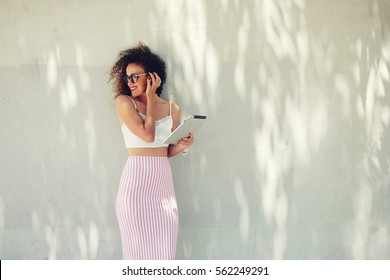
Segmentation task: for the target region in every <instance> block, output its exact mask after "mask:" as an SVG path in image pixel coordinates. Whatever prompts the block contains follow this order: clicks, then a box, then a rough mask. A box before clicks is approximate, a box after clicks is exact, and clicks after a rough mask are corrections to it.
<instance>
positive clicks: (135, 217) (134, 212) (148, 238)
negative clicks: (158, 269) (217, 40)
mask: <svg viewBox="0 0 390 280" xmlns="http://www.w3.org/2000/svg"><path fill="white" fill-rule="evenodd" d="M110 80H114V91H115V108H116V112H117V115H118V120H119V123H120V125H121V128H122V133H123V137H124V140H125V144H126V148H127V152H128V155H129V157H128V160H127V162H126V165H125V167H124V169H123V172H122V176H121V179H120V184H119V190H118V194H117V200H116V213H117V218H118V223H119V227H120V232H121V238H122V250H123V259H174V258H175V252H176V242H177V233H178V212H177V204H176V198H175V192H174V187H173V180H172V173H171V168H170V165H169V161H168V157H173V156H175V155H177V154H178V153H180V152H181V151H183V150H184V149H187V148H188V147H190V146H191V145H192V144H193V141H194V138H193V136H192V135H190V136H189V137H188V138H183V139H182V140H180V141H179V142H178V143H177V144H176V145H168V144H164V143H163V142H162V141H163V140H164V139H165V138H166V137H167V136H168V135H169V134H170V133H171V132H172V131H173V130H174V129H175V128H176V127H177V126H178V125H179V122H180V120H179V116H180V110H179V106H178V105H177V104H175V103H173V102H168V101H166V100H164V99H162V98H160V94H161V93H162V90H163V85H164V83H165V81H166V71H165V63H164V61H163V60H162V59H161V58H160V57H159V56H158V55H156V54H154V53H152V52H151V51H150V49H149V48H148V47H147V46H145V45H144V44H142V43H139V44H138V45H137V46H136V47H134V48H131V49H127V50H124V51H122V52H120V53H119V58H118V60H117V62H116V63H115V64H114V66H113V67H112V69H111V73H110Z"/></svg>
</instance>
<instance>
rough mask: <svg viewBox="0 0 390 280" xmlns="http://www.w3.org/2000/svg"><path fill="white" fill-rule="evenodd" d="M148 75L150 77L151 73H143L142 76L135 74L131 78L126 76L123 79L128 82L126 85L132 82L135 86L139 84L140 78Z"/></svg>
mask: <svg viewBox="0 0 390 280" xmlns="http://www.w3.org/2000/svg"><path fill="white" fill-rule="evenodd" d="M147 75H149V73H142V74H134V73H133V74H131V75H130V76H127V75H126V74H125V76H124V77H123V79H124V80H125V81H126V83H130V81H131V82H133V84H135V83H136V82H137V80H138V77H140V76H147Z"/></svg>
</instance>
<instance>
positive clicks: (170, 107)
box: [169, 101, 172, 116]
mask: <svg viewBox="0 0 390 280" xmlns="http://www.w3.org/2000/svg"><path fill="white" fill-rule="evenodd" d="M169 115H170V116H172V102H171V101H169Z"/></svg>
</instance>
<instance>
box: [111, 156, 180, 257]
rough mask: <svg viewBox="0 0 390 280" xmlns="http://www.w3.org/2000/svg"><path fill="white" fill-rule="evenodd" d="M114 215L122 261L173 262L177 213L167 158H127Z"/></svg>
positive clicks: (177, 221) (177, 222)
mask: <svg viewBox="0 0 390 280" xmlns="http://www.w3.org/2000/svg"><path fill="white" fill-rule="evenodd" d="M116 214H117V218H118V223H119V228H120V233H121V239H122V252H123V259H133V260H137V259H138V260H158V259H174V258H175V253H176V243H177V235H178V225H179V219H178V211H177V204H176V197H175V191H174V186H173V179H172V171H171V167H170V165H169V161H168V158H167V157H151V156H130V157H129V158H128V160H127V162H126V165H125V167H124V169H123V172H122V176H121V179H120V184H119V189H118V194H117V199H116Z"/></svg>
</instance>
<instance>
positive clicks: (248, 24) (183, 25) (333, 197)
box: [0, 0, 390, 259]
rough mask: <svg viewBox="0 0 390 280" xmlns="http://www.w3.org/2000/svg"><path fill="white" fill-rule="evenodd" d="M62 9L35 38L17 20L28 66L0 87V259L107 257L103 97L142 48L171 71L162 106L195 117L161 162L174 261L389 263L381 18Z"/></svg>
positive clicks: (117, 139)
mask: <svg viewBox="0 0 390 280" xmlns="http://www.w3.org/2000/svg"><path fill="white" fill-rule="evenodd" d="M366 2H367V4H366ZM368 3H369V4H368ZM122 4H123V3H122ZM63 5H64V6H60V5H59V6H56V5H54V6H53V7H51V8H48V9H49V10H50V11H51V12H52V13H51V14H50V18H49V19H47V21H48V22H50V23H52V24H53V25H52V26H43V25H41V24H39V23H37V25H36V26H35V25H34V26H32V27H31V29H32V30H34V31H35V32H28V31H27V29H26V30H24V29H23V26H22V25H23V24H24V23H25V22H24V21H22V20H19V21H20V22H21V23H19V24H20V25H21V26H22V27H21V28H20V29H19V33H18V34H17V39H16V41H17V42H18V44H17V49H18V51H19V52H21V53H23V54H24V56H25V57H24V58H25V59H26V60H27V61H29V62H30V64H29V65H11V66H7V67H5V68H1V69H4V70H0V71H1V73H0V74H1V75H0V84H1V85H4V88H5V89H6V92H5V93H4V94H2V96H1V103H0V106H1V108H0V114H1V115H0V116H1V118H0V119H1V120H2V122H1V127H2V128H3V129H4V130H5V131H7V133H6V134H5V136H4V137H3V142H4V145H3V147H2V156H3V161H2V164H1V166H0V167H1V169H2V170H3V171H4V174H7V175H6V176H5V179H4V180H3V182H2V184H4V187H2V193H1V196H0V230H1V233H0V238H1V239H0V252H1V253H0V257H1V258H2V259H10V258H16V259H19V258H26V259H45V258H48V259H64V258H67V259H108V258H120V255H121V248H120V239H119V229H118V225H117V223H116V218H115V211H114V210H115V207H114V203H115V195H116V191H117V186H118V182H119V175H120V172H121V168H122V166H123V164H124V161H125V158H126V152H125V150H124V148H123V140H122V139H121V135H120V131H119V127H118V124H117V122H116V117H115V114H114V110H113V104H112V100H111V95H110V92H111V89H110V86H109V85H107V84H106V81H107V79H108V76H107V72H108V70H109V67H110V64H111V63H112V62H113V61H114V59H115V56H116V55H117V52H118V51H119V50H121V49H123V48H125V47H127V46H132V45H134V44H135V43H136V42H137V41H139V40H142V41H145V42H146V43H147V44H148V45H149V46H150V47H151V48H152V49H153V50H155V51H157V52H158V53H160V54H161V55H162V57H164V59H165V60H166V62H167V65H168V69H167V70H168V84H167V86H166V87H165V88H166V92H165V93H164V95H163V97H164V98H169V99H171V100H174V101H176V102H177V103H178V104H179V105H180V106H181V110H182V115H183V116H185V115H187V114H193V113H195V114H206V115H208V121H207V123H206V124H205V125H204V126H202V127H201V128H200V129H199V131H197V133H196V135H195V137H196V138H195V139H196V144H195V145H194V146H193V147H191V149H189V150H188V152H187V153H186V154H184V155H179V156H177V157H176V158H173V159H171V163H172V167H173V172H174V178H175V188H176V194H177V200H178V205H179V210H180V211H179V212H180V225H181V226H180V233H179V234H180V236H179V244H178V253H177V257H178V258H179V259H380V258H389V257H390V251H389V249H388V248H389V245H390V233H389V231H390V226H389V222H388V215H389V214H390V209H389V206H388V203H387V201H388V198H389V179H390V158H389V156H390V153H389V152H390V151H389V146H388V144H387V143H390V142H389V140H390V139H389V127H388V126H389V121H390V107H389V105H390V102H389V101H390V100H389V90H390V88H389V80H390V77H389V65H390V37H389V36H390V35H389V34H390V33H389V27H390V22H389V19H388V17H387V15H388V14H389V13H390V10H389V9H390V5H389V4H388V3H386V1H384V0H381V1H372V2H371V1H360V2H354V3H350V1H348V2H347V3H344V2H343V3H339V2H337V3H333V5H334V7H335V8H332V7H333V6H332V5H329V3H328V2H327V1H304V0H289V1H282V0H278V1H271V0H267V1H258V2H257V1H222V0H221V1H206V0H201V1H181V2H180V1H175V2H172V1H155V2H154V1H143V2H142V4H141V1H129V2H128V3H126V4H123V5H122V6H121V7H115V6H109V7H108V4H107V5H106V4H102V3H100V4H99V5H95V4H92V3H91V4H89V3H84V2H83V1H82V3H81V4H80V5H81V6H80V7H77V9H76V8H75V7H73V6H72V5H71V4H63ZM22 8H23V7H22ZM22 8H20V9H21V11H22V12H21V16H23V15H27V16H30V17H31V18H30V20H32V19H34V18H35V17H39V16H40V15H41V16H43V13H44V12H43V11H40V9H39V7H35V6H32V4H27V3H25V7H24V8H23V9H22ZM336 8H337V12H334V10H333V9H336ZM80 9H82V10H88V11H89V12H90V13H91V14H90V18H91V20H90V21H87V22H85V15H82V13H80V15H79V16H76V12H78V11H79V10H80ZM135 10H136V11H137V12H136V13H134V12H131V11H135ZM331 12H332V13H331ZM330 14H332V16H330ZM31 15H33V16H31ZM54 18H56V19H57V20H56V21H54V20H53V19H54ZM101 18H112V19H115V21H113V23H111V24H109V25H107V24H106V23H104V24H103V23H102V22H101V21H100V19H101ZM97 19H99V20H97ZM5 22H8V20H7V19H5ZM54 22H55V23H54ZM68 24H70V25H68ZM37 30H40V31H41V32H42V34H41V33H39V32H37ZM95 31H99V32H100V34H105V35H106V36H105V38H101V36H100V35H96V34H95ZM99 32H97V33H99ZM35 33H37V34H38V35H36V36H38V37H39V38H41V39H42V40H46V41H44V43H42V45H44V46H45V48H42V49H39V50H36V49H34V48H37V47H36V46H41V45H40V44H36V45H34V44H33V45H32V46H30V47H29V43H30V42H35V41H36V40H37V39H33V37H32V36H33V35H31V34H35ZM74 34H76V35H74ZM87 34H88V35H89V36H83V35H87ZM44 35H49V36H47V37H45V36H44ZM75 36H76V37H77V39H75ZM102 36H103V35H102ZM117 36H119V37H123V38H118V37H117ZM39 38H38V39H39ZM34 40H35V41H34ZM107 42H109V43H107ZM30 49H32V50H30ZM34 51H35V53H38V54H39V55H38V62H37V61H36V60H34V59H31V58H30V57H31V56H32V55H31V53H34ZM28 59H31V60H28ZM16 64H17V63H16ZM6 119H12V121H11V122H6V121H4V120H6ZM16 147H17V148H16ZM16 151H17V153H16ZM15 243H19V244H18V246H16V250H15V246H14V244H15Z"/></svg>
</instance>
